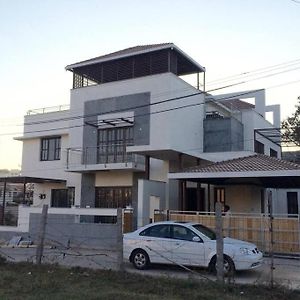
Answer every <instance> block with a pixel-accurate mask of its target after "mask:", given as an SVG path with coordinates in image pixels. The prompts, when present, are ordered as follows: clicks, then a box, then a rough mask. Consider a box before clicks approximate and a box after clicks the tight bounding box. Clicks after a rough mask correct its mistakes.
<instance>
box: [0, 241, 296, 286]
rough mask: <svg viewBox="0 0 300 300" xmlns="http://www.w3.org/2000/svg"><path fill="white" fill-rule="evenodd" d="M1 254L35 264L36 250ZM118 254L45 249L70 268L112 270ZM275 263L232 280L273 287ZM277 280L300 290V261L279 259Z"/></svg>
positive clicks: (163, 268)
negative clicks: (272, 267) (272, 266)
mask: <svg viewBox="0 0 300 300" xmlns="http://www.w3.org/2000/svg"><path fill="white" fill-rule="evenodd" d="M0 254H1V255H2V256H4V257H6V259H7V260H9V261H12V262H21V261H28V262H34V261H35V254H36V248H35V247H32V248H11V247H2V248H0ZM117 257H118V255H117V252H116V251H112V250H100V249H67V250H61V249H50V248H45V249H44V257H43V262H44V263H50V264H52V263H57V264H59V265H64V266H67V267H74V266H79V267H86V268H92V269H112V270H117V269H118V267H119V264H118V260H117ZM270 263H271V261H270V258H268V257H266V258H264V263H263V265H262V266H261V267H260V268H257V269H254V270H249V271H239V272H236V274H235V277H234V278H231V279H230V280H231V281H233V282H235V283H241V284H269V283H270V280H271V265H270ZM124 267H125V270H126V271H128V272H130V273H139V274H145V275H150V276H155V277H156V276H164V277H174V278H190V277H199V278H204V279H205V278H209V279H212V280H214V279H215V276H213V275H211V274H209V273H208V272H207V270H205V269H199V268H196V269H195V268H194V269H192V270H191V271H187V270H183V269H182V268H180V267H178V266H170V265H154V266H151V268H149V269H148V270H144V271H139V270H136V269H134V268H133V266H132V265H131V264H130V263H128V262H125V264H124ZM274 267H275V269H274V270H273V278H274V283H275V284H277V285H284V286H287V287H289V288H292V289H300V258H275V259H274Z"/></svg>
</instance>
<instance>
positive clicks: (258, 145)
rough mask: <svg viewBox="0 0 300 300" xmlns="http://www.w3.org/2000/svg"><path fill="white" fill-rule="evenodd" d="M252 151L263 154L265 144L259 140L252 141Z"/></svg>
mask: <svg viewBox="0 0 300 300" xmlns="http://www.w3.org/2000/svg"><path fill="white" fill-rule="evenodd" d="M254 151H255V152H256V153H260V154H264V153H265V145H264V144H263V143H261V142H259V141H255V142H254Z"/></svg>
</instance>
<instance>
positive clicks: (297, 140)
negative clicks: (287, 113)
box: [281, 96, 300, 146]
mask: <svg viewBox="0 0 300 300" xmlns="http://www.w3.org/2000/svg"><path fill="white" fill-rule="evenodd" d="M281 128H282V129H283V133H282V141H283V142H286V143H288V144H295V145H297V146H300V96H299V97H298V103H297V105H296V111H295V112H294V113H293V115H292V116H291V117H288V118H287V119H285V120H283V121H282V123H281Z"/></svg>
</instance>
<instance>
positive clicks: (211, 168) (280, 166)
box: [183, 154, 300, 173]
mask: <svg viewBox="0 0 300 300" xmlns="http://www.w3.org/2000/svg"><path fill="white" fill-rule="evenodd" d="M283 170H299V172H300V165H298V164H295V163H292V162H289V161H285V160H282V159H278V158H275V157H269V156H266V155H263V154H255V155H252V156H248V157H242V158H236V159H232V160H227V161H222V162H217V163H213V164H211V165H208V166H206V167H192V168H188V169H185V170H183V172H184V173H191V172H198V173H214V172H215V173H217V172H249V171H283Z"/></svg>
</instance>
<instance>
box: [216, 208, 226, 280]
mask: <svg viewBox="0 0 300 300" xmlns="http://www.w3.org/2000/svg"><path fill="white" fill-rule="evenodd" d="M216 234H217V246H216V247H217V249H216V250H217V280H218V281H219V282H222V283H224V254H223V250H224V241H223V220H222V204H221V203H220V202H217V203H216Z"/></svg>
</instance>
